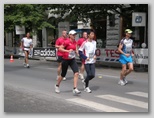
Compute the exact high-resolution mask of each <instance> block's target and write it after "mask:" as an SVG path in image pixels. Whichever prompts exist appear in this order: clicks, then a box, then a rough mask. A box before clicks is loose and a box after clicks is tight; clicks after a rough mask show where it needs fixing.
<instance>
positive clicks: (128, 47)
mask: <svg viewBox="0 0 154 118" xmlns="http://www.w3.org/2000/svg"><path fill="white" fill-rule="evenodd" d="M121 44H123V48H122V51H123V52H124V53H131V52H132V45H133V40H132V39H122V40H121Z"/></svg>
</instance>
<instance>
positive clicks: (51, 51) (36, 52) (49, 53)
mask: <svg viewBox="0 0 154 118" xmlns="http://www.w3.org/2000/svg"><path fill="white" fill-rule="evenodd" d="M33 56H41V57H56V49H55V48H33Z"/></svg>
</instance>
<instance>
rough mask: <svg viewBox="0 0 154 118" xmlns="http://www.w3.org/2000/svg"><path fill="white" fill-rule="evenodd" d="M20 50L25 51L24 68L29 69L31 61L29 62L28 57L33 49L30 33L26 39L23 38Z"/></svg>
mask: <svg viewBox="0 0 154 118" xmlns="http://www.w3.org/2000/svg"><path fill="white" fill-rule="evenodd" d="M20 48H22V50H23V51H24V54H25V60H24V67H27V68H29V67H30V66H29V61H28V55H29V54H30V52H31V50H32V48H33V41H32V39H31V38H30V33H29V32H28V33H27V34H26V37H23V38H22V39H21V45H20Z"/></svg>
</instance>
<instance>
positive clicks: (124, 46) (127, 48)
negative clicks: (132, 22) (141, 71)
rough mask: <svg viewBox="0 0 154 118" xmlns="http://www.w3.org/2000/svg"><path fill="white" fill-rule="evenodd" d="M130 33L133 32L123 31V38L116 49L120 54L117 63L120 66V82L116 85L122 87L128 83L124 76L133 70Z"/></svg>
mask: <svg viewBox="0 0 154 118" xmlns="http://www.w3.org/2000/svg"><path fill="white" fill-rule="evenodd" d="M132 32H133V31H132V30H130V29H126V30H125V38H123V39H122V40H121V41H120V43H119V48H118V51H119V52H120V58H119V62H120V63H121V64H122V70H121V73H120V81H119V82H118V84H120V85H122V86H124V85H126V84H127V83H128V81H127V80H126V76H127V75H128V74H130V73H131V72H132V71H133V70H134V68H133V59H132V56H134V54H133V53H132V45H133V40H132V39H131V38H130V37H131V34H132ZM127 65H128V69H127Z"/></svg>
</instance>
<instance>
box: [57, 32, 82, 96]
mask: <svg viewBox="0 0 154 118" xmlns="http://www.w3.org/2000/svg"><path fill="white" fill-rule="evenodd" d="M76 34H77V33H76V31H74V30H71V31H70V32H69V38H68V39H67V40H65V41H64V43H63V47H62V46H61V47H60V48H59V50H61V51H63V61H62V72H61V76H59V78H58V80H57V83H56V85H55V92H56V93H60V89H59V86H60V83H61V81H62V79H63V77H65V75H66V73H67V70H68V66H70V67H71V69H72V71H73V73H74V88H73V93H74V94H80V93H81V91H79V90H78V89H77V82H78V76H79V72H78V71H79V70H78V65H77V62H76V60H75V56H76V54H75V53H78V50H77V42H76V41H75V36H76Z"/></svg>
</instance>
